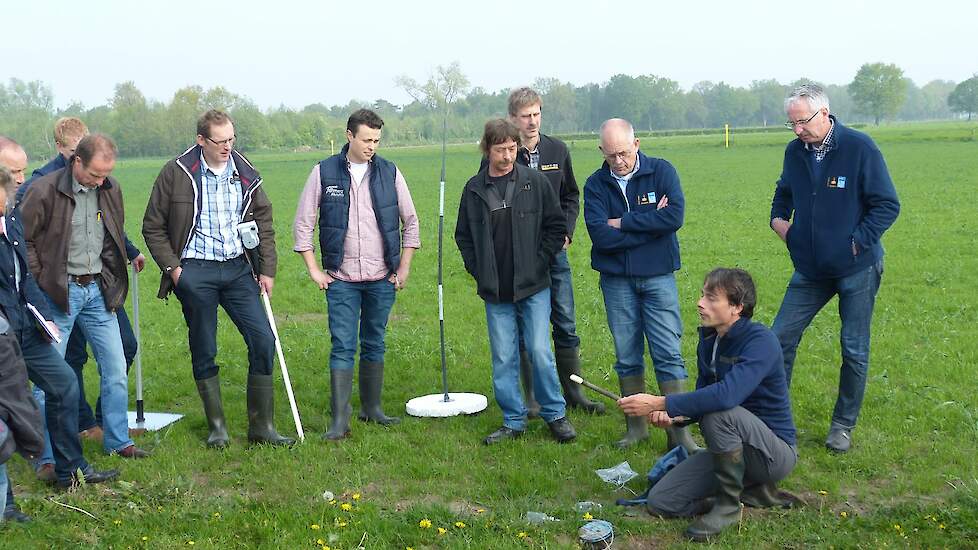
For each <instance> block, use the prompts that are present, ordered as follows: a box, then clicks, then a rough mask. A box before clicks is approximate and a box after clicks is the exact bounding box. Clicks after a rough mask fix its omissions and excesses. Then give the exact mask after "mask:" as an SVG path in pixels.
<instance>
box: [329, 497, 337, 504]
mask: <svg viewBox="0 0 978 550" xmlns="http://www.w3.org/2000/svg"><path fill="white" fill-rule="evenodd" d="M329 505H330V506H336V499H335V498H332V499H330V500H329Z"/></svg>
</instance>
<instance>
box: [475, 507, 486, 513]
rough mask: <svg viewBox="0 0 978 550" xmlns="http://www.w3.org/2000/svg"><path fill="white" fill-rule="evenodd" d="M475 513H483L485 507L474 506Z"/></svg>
mask: <svg viewBox="0 0 978 550" xmlns="http://www.w3.org/2000/svg"><path fill="white" fill-rule="evenodd" d="M475 513H476V514H484V513H486V509H485V508H476V510H475Z"/></svg>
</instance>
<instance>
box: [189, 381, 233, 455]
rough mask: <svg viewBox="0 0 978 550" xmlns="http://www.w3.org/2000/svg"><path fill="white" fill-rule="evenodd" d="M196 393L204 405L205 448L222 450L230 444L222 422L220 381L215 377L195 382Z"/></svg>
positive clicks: (222, 410)
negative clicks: (205, 418)
mask: <svg viewBox="0 0 978 550" xmlns="http://www.w3.org/2000/svg"><path fill="white" fill-rule="evenodd" d="M197 393H199V394H200V401H201V402H202V403H203V404H204V416H206V417H207V429H208V430H210V433H209V434H208V435H207V446H208V447H210V448H211V449H223V448H225V447H227V446H228V445H229V444H230V438H229V437H228V425H227V422H226V421H225V420H224V405H223V404H222V403H221V379H220V377H218V376H217V375H214V376H211V377H210V378H205V379H203V380H198V381H197Z"/></svg>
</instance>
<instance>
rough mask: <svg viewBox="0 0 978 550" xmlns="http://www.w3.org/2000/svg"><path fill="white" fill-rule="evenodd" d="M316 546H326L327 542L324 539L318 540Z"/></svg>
mask: <svg viewBox="0 0 978 550" xmlns="http://www.w3.org/2000/svg"><path fill="white" fill-rule="evenodd" d="M316 544H318V545H319V546H323V545H325V544H326V541H324V540H323V539H316Z"/></svg>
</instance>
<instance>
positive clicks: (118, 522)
mask: <svg viewBox="0 0 978 550" xmlns="http://www.w3.org/2000/svg"><path fill="white" fill-rule="evenodd" d="M112 523H114V524H116V525H122V520H121V519H117V520H115V521H113V522H112Z"/></svg>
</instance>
